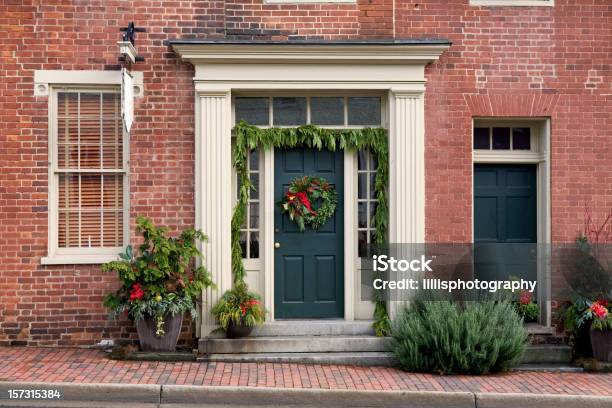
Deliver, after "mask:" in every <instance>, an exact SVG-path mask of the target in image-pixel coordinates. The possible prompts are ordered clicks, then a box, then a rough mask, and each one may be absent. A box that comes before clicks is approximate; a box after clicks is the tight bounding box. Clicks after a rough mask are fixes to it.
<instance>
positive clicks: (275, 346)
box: [199, 336, 390, 354]
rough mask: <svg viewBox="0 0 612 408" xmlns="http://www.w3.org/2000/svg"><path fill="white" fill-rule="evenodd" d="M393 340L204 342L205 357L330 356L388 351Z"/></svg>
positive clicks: (290, 338) (287, 338)
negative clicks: (303, 354) (240, 354)
mask: <svg viewBox="0 0 612 408" xmlns="http://www.w3.org/2000/svg"><path fill="white" fill-rule="evenodd" d="M389 341H390V339H389V338H384V337H376V336H283V337H281V336H272V337H244V338H240V339H217V338H210V339H201V340H200V347H199V351H200V352H201V353H206V354H239V353H328V352H363V351H368V352H376V351H379V352H380V351H382V352H384V351H387V349H388V343H389Z"/></svg>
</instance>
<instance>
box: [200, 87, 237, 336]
mask: <svg viewBox="0 0 612 408" xmlns="http://www.w3.org/2000/svg"><path fill="white" fill-rule="evenodd" d="M195 148H196V177H195V178H196V226H197V228H199V229H201V230H202V231H203V232H204V233H205V234H206V235H208V242H207V243H204V244H203V245H202V254H203V258H204V259H203V263H204V265H205V266H206V269H207V270H208V272H209V273H210V274H211V276H212V280H213V282H214V283H215V284H216V285H217V287H216V289H211V288H209V289H207V290H205V291H204V293H203V294H202V296H203V299H202V313H201V317H200V337H202V338H204V337H207V336H208V335H209V334H210V332H211V331H212V330H213V329H214V328H215V327H216V325H215V321H214V319H213V317H212V316H211V314H210V311H211V308H212V306H213V305H214V304H215V303H216V302H217V300H218V299H219V296H220V295H221V294H222V293H223V292H224V291H225V290H227V289H229V288H231V285H232V265H231V217H232V208H233V204H234V200H233V199H232V157H231V151H232V135H231V97H230V91H229V90H202V89H199V88H198V86H197V84H196V142H195Z"/></svg>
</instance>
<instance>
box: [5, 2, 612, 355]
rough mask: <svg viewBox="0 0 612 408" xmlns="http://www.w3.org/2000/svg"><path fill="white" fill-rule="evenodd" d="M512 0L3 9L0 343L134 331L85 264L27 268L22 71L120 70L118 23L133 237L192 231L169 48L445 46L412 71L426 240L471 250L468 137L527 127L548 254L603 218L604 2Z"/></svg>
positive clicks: (39, 139) (187, 98)
mask: <svg viewBox="0 0 612 408" xmlns="http://www.w3.org/2000/svg"><path fill="white" fill-rule="evenodd" d="M472 3H478V2H475V1H472ZM490 3H495V1H490ZM511 3H516V4H517V5H519V4H520V3H528V4H529V5H522V6H521V7H512V6H489V5H481V4H470V1H469V0H452V1H442V0H425V1H422V2H406V1H391V0H371V1H362V0H358V1H357V2H346V3H335V2H329V3H327V2H320V3H319V2H317V3H306V2H301V1H299V0H298V1H296V2H293V3H290V4H274V3H273V2H272V1H263V2H262V0H253V1H242V0H235V1H148V0H145V1H110V0H109V1H94V2H89V1H57V2H56V1H11V0H4V1H3V2H2V4H0V27H1V32H2V36H1V37H0V44H1V46H0V52H1V57H2V58H1V60H0V77H1V78H2V79H1V80H0V130H1V131H0V168H1V172H0V344H3V345H8V344H28V345H89V344H93V343H96V342H98V341H99V340H100V339H102V338H119V337H129V336H131V335H133V329H132V328H131V327H130V325H126V324H120V323H116V322H111V321H109V320H108V319H107V311H106V310H105V309H104V308H103V306H102V299H103V297H104V295H105V294H106V293H107V292H108V291H110V290H111V289H113V288H115V286H116V285H117V282H116V278H115V277H114V276H111V275H109V274H105V273H103V272H101V270H100V266H99V265H97V264H94V265H91V264H64V265H60V264H43V263H42V262H41V259H43V258H44V257H47V256H48V242H49V217H48V212H49V207H50V203H49V199H50V198H49V197H50V196H49V189H48V187H49V177H50V176H49V161H50V159H49V157H48V152H49V132H50V130H49V121H50V113H49V107H50V105H49V98H50V96H37V95H36V94H35V89H34V88H35V72H36V71H51V70H66V71H81V70H83V71H117V70H119V69H120V63H119V61H118V52H117V45H116V42H117V41H118V40H119V39H120V32H119V28H120V27H124V26H126V25H127V23H128V22H129V21H134V22H135V24H136V25H137V26H139V27H143V28H145V29H146V33H138V34H137V36H136V48H137V50H138V53H139V55H141V56H143V57H144V58H145V61H144V62H139V63H137V64H136V65H135V66H134V70H135V71H139V72H142V75H143V83H142V85H143V96H142V97H138V98H136V102H135V115H134V116H135V122H134V127H133V129H132V131H131V134H130V136H129V169H128V171H129V175H130V177H129V190H128V191H129V193H128V194H129V228H130V230H131V232H132V234H131V236H132V237H133V236H134V234H133V232H134V231H133V229H134V220H135V218H136V216H137V215H140V214H143V215H147V216H149V217H151V218H153V219H154V220H155V221H156V222H157V223H160V224H164V225H167V226H169V227H170V228H171V229H172V230H173V231H176V230H179V229H183V228H185V227H187V226H192V225H194V223H195V222H196V205H195V200H196V176H195V172H196V158H195V156H196V154H195V149H196V147H195V143H196V142H195V139H196V137H195V135H196V127H197V124H196V116H195V115H194V111H195V106H194V100H195V98H196V91H195V90H194V85H193V81H192V79H193V77H194V75H195V70H194V66H193V65H192V64H191V63H189V62H187V61H185V60H183V59H182V58H181V57H180V56H179V55H177V52H175V49H173V47H171V46H170V45H169V43H168V41H169V40H176V39H208V40H224V39H225V40H228V39H229V40H241V41H245V40H271V41H287V40H290V41H315V40H316V41H322V42H325V41H338V40H353V41H355V40H390V39H445V40H449V41H450V42H452V45H451V46H450V48H448V49H447V50H445V51H444V52H441V55H440V56H439V59H437V60H435V61H433V62H432V63H430V64H427V65H426V67H425V77H426V80H427V83H426V85H425V88H426V91H425V94H424V136H425V137H424V170H425V172H424V174H425V184H424V186H425V203H424V204H425V205H424V216H425V227H424V236H425V240H426V241H427V242H472V240H473V237H474V233H473V218H474V217H473V200H474V193H473V188H472V186H473V177H472V175H473V169H474V157H473V132H472V128H473V127H487V126H488V125H487V124H486V121H487V120H493V121H495V120H506V121H512V120H519V121H521V120H522V121H525V120H526V121H529V120H535V121H537V125H536V126H538V127H540V126H541V127H542V129H548V130H545V131H546V132H549V133H548V134H549V137H550V139H549V141H550V143H549V144H548V145H547V149H548V152H547V153H546V154H547V155H548V156H547V157H548V161H549V165H550V173H549V174H548V177H549V179H548V180H549V181H550V184H549V190H548V192H547V193H546V189H544V193H543V194H549V205H548V208H546V209H544V210H542V212H541V213H538V214H549V217H550V219H549V220H548V222H549V225H550V235H549V238H550V240H551V241H552V242H570V241H573V240H574V238H575V237H576V235H577V234H578V233H579V232H580V231H581V229H582V227H583V218H584V205H585V203H589V205H590V207H591V209H592V211H593V214H594V215H595V217H602V216H603V214H605V213H606V212H607V211H609V209H610V207H612V160H611V159H610V158H611V157H612V130H610V129H612V113H611V111H612V48H610V46H609V44H610V43H611V42H612V4H611V3H610V2H609V1H605V0H576V1H568V0H555V1H554V3H553V1H546V0H541V1H538V0H536V1H521V0H516V1H513V2H511ZM537 3H542V4H541V5H540V4H537ZM479 120H482V121H484V122H482V123H483V124H479V123H480V122H478V121H479ZM475 121H476V122H475ZM500 123H501V122H500ZM504 123H505V122H504ZM491 126H495V125H491ZM500 126H502V125H500ZM503 126H507V127H509V128H512V126H513V125H512V124H510V125H507V124H504V125H503ZM517 126H519V127H524V126H525V125H524V122H520V123H519V125H517ZM545 131H543V132H545ZM542 134H543V133H542ZM202 200H203V202H206V200H207V197H205V196H204V197H202ZM542 216H544V215H542ZM543 225H544V228H546V227H545V225H546V224H545V222H544V224H543ZM205 232H206V231H205ZM189 336H190V334H189V333H186V337H189Z"/></svg>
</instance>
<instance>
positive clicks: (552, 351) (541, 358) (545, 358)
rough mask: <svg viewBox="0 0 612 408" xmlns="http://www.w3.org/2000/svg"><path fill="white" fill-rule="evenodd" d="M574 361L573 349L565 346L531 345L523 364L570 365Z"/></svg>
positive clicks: (526, 351)
mask: <svg viewBox="0 0 612 408" xmlns="http://www.w3.org/2000/svg"><path fill="white" fill-rule="evenodd" d="M571 361H572V348H571V347H570V346H567V345H564V344H530V345H529V346H527V350H525V354H524V355H523V359H522V360H521V364H568V363H570V362H571Z"/></svg>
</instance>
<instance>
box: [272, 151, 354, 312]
mask: <svg viewBox="0 0 612 408" xmlns="http://www.w3.org/2000/svg"><path fill="white" fill-rule="evenodd" d="M274 166H275V168H274V171H275V176H274V190H275V191H274V201H275V203H278V202H279V201H280V200H281V199H282V197H283V195H284V194H285V192H286V191H287V188H288V187H289V185H290V184H291V181H292V180H293V179H294V178H296V177H301V176H304V175H311V176H318V177H323V178H325V179H326V180H327V181H328V182H329V183H330V184H331V185H332V186H334V188H335V189H336V192H337V193H338V205H337V207H336V211H335V213H334V216H333V217H331V218H330V219H329V220H328V221H327V223H325V225H323V226H322V227H321V228H319V230H317V231H314V230H312V229H311V228H309V227H306V230H305V231H304V232H300V230H299V228H298V226H297V225H296V223H295V222H293V221H291V220H290V219H289V217H288V216H287V215H282V216H281V212H280V207H279V206H278V205H277V204H275V207H274V228H275V230H274V231H275V242H277V243H279V244H280V247H279V248H277V249H275V259H274V262H275V271H274V275H275V294H274V302H275V306H274V310H275V317H276V318H331V317H342V316H343V315H344V287H343V283H344V262H343V261H344V236H343V233H344V215H343V208H344V200H343V181H344V179H343V167H344V163H343V155H342V152H340V151H338V152H330V151H327V150H322V151H318V150H314V149H303V148H299V149H287V150H276V151H275V163H274ZM318 205H319V204H318V203H315V206H318Z"/></svg>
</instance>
